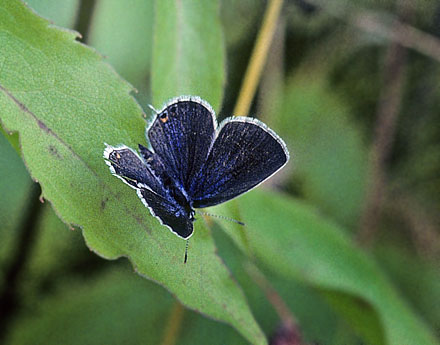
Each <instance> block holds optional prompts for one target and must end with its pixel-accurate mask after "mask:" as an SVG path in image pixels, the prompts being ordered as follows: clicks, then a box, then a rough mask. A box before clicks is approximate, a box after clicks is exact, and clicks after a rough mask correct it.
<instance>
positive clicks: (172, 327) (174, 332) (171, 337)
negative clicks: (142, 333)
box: [161, 301, 185, 345]
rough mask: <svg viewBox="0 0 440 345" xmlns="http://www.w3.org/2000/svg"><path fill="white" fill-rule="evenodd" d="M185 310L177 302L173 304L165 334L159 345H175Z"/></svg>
mask: <svg viewBox="0 0 440 345" xmlns="http://www.w3.org/2000/svg"><path fill="white" fill-rule="evenodd" d="M184 312H185V309H184V308H183V306H182V304H180V303H179V302H178V301H175V302H174V305H173V308H172V310H171V315H170V317H169V319H168V323H167V326H166V327H165V332H164V334H163V338H162V342H161V345H175V344H176V341H177V336H178V335H179V330H180V326H181V325H182V320H183V314H184Z"/></svg>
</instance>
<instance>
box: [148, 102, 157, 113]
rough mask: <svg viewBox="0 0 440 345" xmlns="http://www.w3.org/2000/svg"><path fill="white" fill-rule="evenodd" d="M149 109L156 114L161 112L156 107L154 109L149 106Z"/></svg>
mask: <svg viewBox="0 0 440 345" xmlns="http://www.w3.org/2000/svg"><path fill="white" fill-rule="evenodd" d="M148 108H150V109H151V110H153V111H154V113H155V114H159V111H158V110H157V109H156V108H155V107H153V106H152V105H151V104H148Z"/></svg>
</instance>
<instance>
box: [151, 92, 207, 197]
mask: <svg viewBox="0 0 440 345" xmlns="http://www.w3.org/2000/svg"><path fill="white" fill-rule="evenodd" d="M214 116H215V115H214V111H213V110H212V109H211V107H210V106H209V105H208V104H206V103H204V102H203V101H202V100H200V99H199V98H195V97H192V98H191V97H188V98H184V97H183V98H179V99H177V100H173V101H171V102H170V103H168V105H167V106H165V107H164V108H163V110H161V111H160V112H159V113H158V114H157V115H156V119H155V120H154V122H153V123H152V124H151V126H150V127H149V129H148V130H147V135H148V139H149V141H150V144H151V147H152V148H153V150H154V152H155V153H156V154H157V155H158V156H160V158H161V160H162V162H164V164H165V166H166V167H167V170H168V173H169V174H170V176H171V177H172V178H173V179H174V180H175V181H177V182H178V183H180V184H181V187H182V188H183V189H184V190H187V189H188V186H189V185H190V184H191V182H192V180H193V178H194V176H195V175H196V174H197V173H198V172H199V171H200V169H201V167H202V166H203V164H204V163H205V161H206V158H207V157H208V153H209V149H210V147H211V144H212V142H213V140H214V136H215V128H216V120H215V117H214Z"/></svg>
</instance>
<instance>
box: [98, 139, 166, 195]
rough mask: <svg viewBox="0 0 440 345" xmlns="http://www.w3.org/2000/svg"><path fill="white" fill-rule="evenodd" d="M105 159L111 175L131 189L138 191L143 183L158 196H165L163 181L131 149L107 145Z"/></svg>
mask: <svg viewBox="0 0 440 345" xmlns="http://www.w3.org/2000/svg"><path fill="white" fill-rule="evenodd" d="M104 158H105V160H106V161H105V162H106V163H107V165H108V166H109V167H110V171H111V173H112V174H113V175H115V176H116V177H118V178H120V179H121V180H122V181H123V182H125V183H126V184H128V185H129V186H130V187H132V188H135V189H137V188H138V184H139V183H142V184H144V185H147V186H149V188H150V189H151V190H153V191H154V192H155V193H156V194H159V195H165V193H166V191H165V189H164V187H163V184H162V183H161V181H160V180H159V179H158V178H157V177H156V175H155V174H154V173H153V171H152V170H151V169H150V168H149V167H148V166H147V165H146V164H145V163H144V161H143V160H142V159H141V158H140V157H139V155H138V154H137V153H136V152H135V151H134V150H132V149H131V148H129V147H127V146H124V145H121V146H117V147H113V146H110V145H107V147H106V149H105V151H104Z"/></svg>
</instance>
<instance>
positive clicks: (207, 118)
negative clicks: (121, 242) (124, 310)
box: [104, 96, 289, 261]
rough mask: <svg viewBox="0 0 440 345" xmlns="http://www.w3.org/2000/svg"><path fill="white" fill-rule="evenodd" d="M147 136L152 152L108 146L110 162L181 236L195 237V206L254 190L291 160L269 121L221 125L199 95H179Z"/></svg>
mask: <svg viewBox="0 0 440 345" xmlns="http://www.w3.org/2000/svg"><path fill="white" fill-rule="evenodd" d="M146 137H147V138H148V140H149V143H150V146H151V147H150V148H147V147H145V146H143V145H141V144H139V152H140V154H138V153H137V152H136V151H135V150H133V149H131V148H129V147H127V146H125V145H119V146H110V145H108V144H106V148H105V150H104V158H105V162H106V163H107V165H108V166H109V167H110V171H111V173H112V174H113V175H115V176H117V177H118V178H120V179H121V180H122V181H123V182H125V183H126V184H128V185H129V186H130V187H132V188H134V189H135V190H136V192H137V195H138V196H139V198H140V199H141V200H142V202H143V203H144V205H145V206H146V207H147V208H148V209H149V210H150V212H151V214H152V215H153V216H154V217H156V218H158V219H159V221H160V223H161V224H162V225H165V226H166V227H168V228H169V229H170V230H171V231H172V232H173V233H174V234H176V235H177V236H179V237H181V238H183V239H189V238H190V237H191V235H192V234H193V222H194V220H195V210H194V209H195V208H204V207H209V206H214V205H217V204H221V203H223V202H225V201H228V200H231V199H233V198H235V197H237V196H239V195H241V194H243V193H245V192H247V191H249V190H250V189H252V188H254V187H256V186H257V185H259V184H260V183H262V182H263V181H264V180H266V179H268V178H269V177H270V176H272V175H273V174H275V173H276V172H277V171H278V170H280V169H281V168H282V167H283V166H284V165H285V164H286V163H287V162H288V160H289V152H288V150H287V147H286V144H285V143H284V141H283V140H282V139H281V138H280V137H279V136H278V135H277V134H276V133H275V132H274V131H273V130H271V129H270V128H268V127H267V126H266V125H265V124H264V123H262V122H261V121H259V120H257V119H253V118H248V117H231V118H227V119H225V120H224V121H223V122H221V124H220V125H219V126H218V127H217V120H216V117H215V113H214V110H213V109H212V107H211V106H210V105H209V104H208V103H207V102H206V101H204V100H202V99H201V98H199V97H194V96H181V97H177V98H174V99H172V100H170V101H169V102H168V103H166V104H165V106H164V107H163V108H162V109H161V110H160V111H156V116H155V118H154V119H153V121H152V123H151V124H150V125H149V126H147V130H146ZM185 261H186V254H185Z"/></svg>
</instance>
